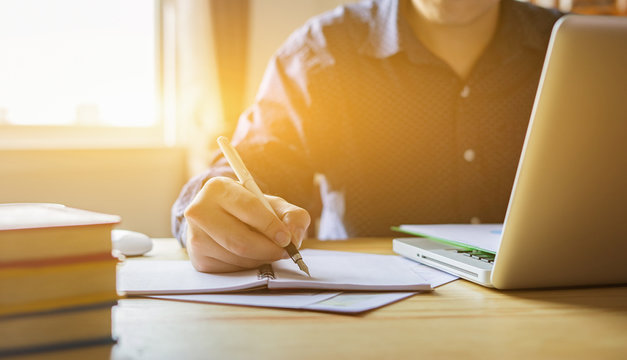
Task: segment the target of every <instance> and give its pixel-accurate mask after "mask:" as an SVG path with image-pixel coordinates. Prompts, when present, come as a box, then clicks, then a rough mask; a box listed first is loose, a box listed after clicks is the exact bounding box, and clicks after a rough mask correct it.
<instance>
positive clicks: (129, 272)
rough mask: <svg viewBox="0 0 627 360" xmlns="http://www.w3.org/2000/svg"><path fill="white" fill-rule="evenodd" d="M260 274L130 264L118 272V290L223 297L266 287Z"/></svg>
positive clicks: (183, 263)
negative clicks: (223, 295)
mask: <svg viewBox="0 0 627 360" xmlns="http://www.w3.org/2000/svg"><path fill="white" fill-rule="evenodd" d="M257 274H258V271H257V270H256V269H254V270H246V271H238V272H233V273H221V274H206V273H201V272H198V271H196V269H194V267H193V266H192V263H191V262H190V261H188V260H163V261H160V260H154V261H153V260H127V261H126V262H125V263H124V264H122V265H121V266H120V267H119V268H118V274H117V290H118V292H122V293H126V294H128V295H157V294H199V293H219V292H227V291H237V290H245V289H253V288H258V287H265V286H266V285H267V280H266V279H258V278H257Z"/></svg>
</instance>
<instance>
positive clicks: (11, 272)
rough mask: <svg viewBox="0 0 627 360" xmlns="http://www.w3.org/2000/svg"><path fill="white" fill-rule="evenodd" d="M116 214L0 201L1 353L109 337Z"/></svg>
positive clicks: (51, 349) (72, 345)
mask: <svg viewBox="0 0 627 360" xmlns="http://www.w3.org/2000/svg"><path fill="white" fill-rule="evenodd" d="M119 221H120V218H119V217H118V216H114V215H106V214H100V213H94V212H89V211H84V210H78V209H73V208H69V207H65V206H62V205H56V204H0V358H2V357H3V356H10V355H18V354H43V355H46V354H52V352H54V351H58V350H61V349H75V348H85V347H87V346H91V345H93V346H96V345H103V344H111V343H113V338H112V334H111V311H112V307H113V306H114V305H115V304H116V298H117V294H116V278H115V275H116V265H117V259H115V258H114V257H113V256H112V255H111V229H112V227H113V226H114V225H115V224H117V223H118V222H119ZM100 347H101V348H102V346H100ZM108 348H109V350H110V345H108Z"/></svg>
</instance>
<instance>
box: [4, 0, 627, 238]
mask: <svg viewBox="0 0 627 360" xmlns="http://www.w3.org/2000/svg"><path fill="white" fill-rule="evenodd" d="M348 2H354V1H348V0H343V1H342V0H298V1H293V0H291V1H290V0H132V1H125V0H0V54H2V55H1V56H0V203H7V202H54V203H62V204H65V205H68V206H73V207H79V208H84V209H89V210H94V211H100V212H108V213H113V214H117V215H121V216H122V219H123V221H122V224H121V225H120V227H121V228H126V229H131V230H135V231H141V232H144V233H146V234H148V235H150V236H153V237H169V236H171V234H170V215H169V214H170V207H171V205H172V203H173V202H174V200H175V199H176V197H177V195H178V192H179V191H180V189H181V187H182V186H183V184H184V183H185V182H186V181H187V179H188V178H189V177H190V176H192V175H194V174H197V173H198V172H200V171H202V170H203V169H204V168H205V167H206V165H207V161H208V158H209V156H210V154H211V153H212V152H213V151H214V150H215V148H216V146H215V145H214V143H215V141H214V140H215V138H216V137H217V136H219V135H222V134H227V135H229V134H230V133H231V132H232V130H233V128H234V126H235V122H236V121H237V118H238V116H239V114H240V113H241V112H242V111H243V110H244V109H245V108H246V107H248V106H249V105H250V104H251V103H252V102H253V100H254V96H255V92H256V90H257V87H258V85H259V83H260V81H261V78H262V75H263V72H264V69H265V66H266V64H267V62H268V60H269V59H270V58H271V56H272V54H273V53H274V51H276V49H277V48H278V47H279V46H280V45H281V44H282V43H283V42H284V41H285V39H286V38H287V37H288V36H289V34H290V33H291V32H292V31H293V30H295V29H296V28H298V27H299V26H301V25H302V24H303V23H305V21H306V20H307V19H308V18H310V17H311V16H314V15H316V14H319V13H321V12H324V11H327V10H330V9H333V8H335V7H337V6H338V5H341V4H342V3H348ZM533 2H534V3H537V4H538V5H541V6H545V7H555V8H559V9H560V10H562V11H573V12H579V13H587V14H608V15H623V16H624V15H626V14H627V0H569V1H566V0H559V1H558V0H543V1H541V0H536V1H533Z"/></svg>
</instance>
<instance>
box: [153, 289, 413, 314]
mask: <svg viewBox="0 0 627 360" xmlns="http://www.w3.org/2000/svg"><path fill="white" fill-rule="evenodd" d="M414 294H416V292H388V293H373V292H368V293H353V292H350V293H340V292H284V291H267V290H266V291H265V292H260V291H256V292H253V293H241V294H196V295H158V296H150V297H151V298H155V299H163V300H178V301H191V302H201V303H214V304H230V305H245V306H256V307H271V308H282V309H300V310H313V311H324V312H335V313H345V314H357V313H361V312H364V311H368V310H372V309H376V308H379V307H382V306H385V305H387V304H391V303H393V302H396V301H399V300H402V299H405V298H407V297H410V296H412V295H414Z"/></svg>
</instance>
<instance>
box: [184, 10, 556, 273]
mask: <svg viewBox="0 0 627 360" xmlns="http://www.w3.org/2000/svg"><path fill="white" fill-rule="evenodd" d="M558 17H559V13H557V12H552V11H548V10H544V9H541V8H537V7H534V6H532V5H529V4H526V3H519V2H515V1H510V0H503V1H498V0H411V1H410V0H406V1H402V0H399V1H394V0H381V1H370V2H364V3H360V4H353V5H348V6H344V7H340V8H338V9H336V10H334V11H333V12H330V13H327V14H323V15H321V16H320V17H317V18H314V19H312V20H311V21H310V22H308V23H307V24H306V25H305V26H304V27H303V28H301V29H299V30H297V31H296V32H295V33H294V34H293V35H292V36H291V37H290V38H289V39H288V40H287V42H286V43H285V44H284V46H283V47H282V48H281V49H280V50H279V51H278V52H277V54H276V55H275V57H274V58H273V59H272V60H271V62H270V64H269V66H268V69H267V71H266V75H265V77H264V80H263V82H262V85H261V88H260V90H259V94H258V96H257V100H256V102H255V104H254V105H253V106H252V107H251V108H250V109H249V110H248V111H247V112H246V113H245V114H243V115H242V117H241V118H240V121H239V123H238V127H237V130H236V132H235V134H234V136H233V143H234V144H235V145H236V147H237V148H238V151H239V152H240V153H241V155H242V158H243V160H244V162H245V163H246V164H247V165H248V167H249V168H250V170H251V173H252V174H253V176H254V177H255V179H256V180H257V182H258V183H259V184H260V186H261V187H262V190H264V193H266V194H272V195H278V196H281V197H280V198H279V197H274V196H268V199H269V201H270V203H271V205H272V207H273V208H274V209H275V211H276V213H277V214H278V215H279V217H280V220H281V221H279V220H277V219H276V218H275V217H274V215H273V214H272V213H271V212H270V211H268V210H267V209H265V208H264V207H263V205H262V204H261V202H259V201H258V200H257V199H255V197H254V195H252V194H251V193H250V192H248V191H247V190H246V189H245V188H244V187H242V186H241V185H240V184H239V183H237V182H236V181H234V180H233V175H232V172H231V171H230V169H229V168H228V165H227V164H226V162H225V161H224V159H223V158H222V157H220V156H217V157H216V158H215V159H214V161H213V163H212V165H211V167H210V169H209V170H208V171H207V172H206V173H204V174H202V175H201V176H198V177H196V178H194V179H192V180H191V181H190V182H189V183H188V184H187V185H186V187H185V188H184V189H183V191H182V193H181V196H180V197H179V199H178V200H177V203H176V204H175V205H174V208H173V228H174V232H175V235H176V236H177V238H178V239H179V240H180V241H181V242H182V244H184V245H186V246H187V249H188V253H189V255H190V259H191V261H192V263H193V265H194V266H195V267H196V269H198V270H199V271H207V272H221V271H235V270H240V269H244V268H251V267H256V266H259V265H261V264H263V263H267V262H269V261H273V260H276V259H279V258H281V257H285V252H284V250H283V249H282V246H284V245H286V244H287V243H289V242H290V241H293V242H294V243H295V244H296V245H300V243H301V241H302V240H303V238H304V237H305V236H306V233H307V229H308V227H309V224H310V221H311V220H310V215H309V212H308V211H307V210H309V211H312V213H313V209H315V206H316V199H318V198H319V197H320V196H321V200H322V205H323V208H322V216H321V224H320V228H319V229H318V234H320V233H323V234H325V236H326V237H336V238H337V237H346V236H386V235H389V234H390V232H389V227H390V226H392V225H395V224H401V223H464V222H501V221H503V217H504V214H505V210H506V207H507V202H508V199H509V193H510V190H511V186H512V183H513V179H514V175H515V171H516V166H517V162H518V158H519V156H520V151H521V148H522V143H523V140H524V136H525V131H526V127H527V123H528V120H529V115H530V112H531V107H532V103H533V99H534V96H535V92H536V88H537V85H538V79H539V75H540V71H541V68H542V63H543V59H544V54H545V52H546V47H547V43H548V39H549V35H550V31H551V28H552V25H553V23H554V22H555V21H556V20H557V18H558ZM314 179H317V180H318V181H317V185H318V187H316V186H314ZM317 188H319V190H317ZM318 193H319V195H318ZM314 215H315V214H314Z"/></svg>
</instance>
